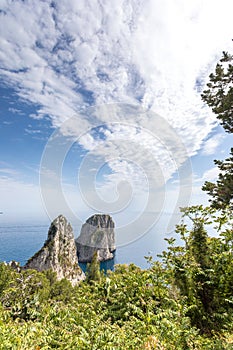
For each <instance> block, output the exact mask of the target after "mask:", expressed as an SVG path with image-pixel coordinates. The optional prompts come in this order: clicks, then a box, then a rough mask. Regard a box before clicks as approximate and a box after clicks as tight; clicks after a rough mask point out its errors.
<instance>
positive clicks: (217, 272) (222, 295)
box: [162, 206, 233, 334]
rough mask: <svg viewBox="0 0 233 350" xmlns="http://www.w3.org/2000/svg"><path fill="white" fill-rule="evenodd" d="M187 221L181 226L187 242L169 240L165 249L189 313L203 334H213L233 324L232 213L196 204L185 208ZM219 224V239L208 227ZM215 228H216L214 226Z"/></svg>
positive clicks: (172, 278)
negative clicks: (180, 244) (216, 210)
mask: <svg viewBox="0 0 233 350" xmlns="http://www.w3.org/2000/svg"><path fill="white" fill-rule="evenodd" d="M183 212H184V218H186V219H187V218H188V219H189V220H191V222H192V227H191V228H188V225H187V224H186V223H185V222H183V223H182V224H181V225H179V226H177V230H176V231H177V233H179V234H180V236H181V238H182V240H183V242H184V245H183V246H175V240H174V239H169V240H168V243H169V247H168V250H167V251H165V252H163V254H162V258H163V262H164V264H165V267H166V268H167V269H169V270H170V284H171V285H172V286H173V287H176V288H177V290H178V292H179V293H180V295H181V296H183V297H184V298H185V304H186V313H185V314H186V315H187V316H188V317H190V320H191V324H192V325H193V326H195V327H197V328H198V329H199V330H200V331H201V333H207V334H211V333H212V334H213V333H214V332H216V331H220V330H221V329H223V328H224V329H226V328H227V327H228V326H229V325H232V314H233V287H232V280H233V261H232V253H233V252H232V247H233V231H232V223H233V222H232V219H233V218H232V213H231V212H224V213H219V214H218V215H216V214H217V213H216V212H215V210H214V209H212V208H203V207H202V206H195V207H190V208H185V209H183ZM212 224H215V225H216V224H217V225H216V228H215V230H218V231H219V232H218V233H219V238H216V237H208V235H207V232H206V229H205V227H206V226H210V225H212ZM212 229H213V228H212Z"/></svg>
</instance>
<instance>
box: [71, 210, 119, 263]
mask: <svg viewBox="0 0 233 350" xmlns="http://www.w3.org/2000/svg"><path fill="white" fill-rule="evenodd" d="M114 227H115V225H114V222H113V220H112V218H111V216H110V215H100V214H95V215H93V216H91V217H90V218H89V219H87V221H86V223H85V224H83V225H82V228H81V233H80V236H79V237H78V238H77V239H76V240H75V242H76V247H77V254H78V259H79V261H80V262H90V261H91V260H92V257H93V254H94V252H95V251H97V252H98V258H99V261H105V260H110V259H112V258H113V252H114V251H115V250H116V246H115V232H114Z"/></svg>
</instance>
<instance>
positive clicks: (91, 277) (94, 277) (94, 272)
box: [86, 251, 101, 282]
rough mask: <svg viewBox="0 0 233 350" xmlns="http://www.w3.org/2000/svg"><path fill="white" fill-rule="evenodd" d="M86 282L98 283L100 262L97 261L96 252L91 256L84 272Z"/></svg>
mask: <svg viewBox="0 0 233 350" xmlns="http://www.w3.org/2000/svg"><path fill="white" fill-rule="evenodd" d="M86 276H87V281H88V282H90V281H99V280H100V277H101V274H100V262H99V259H98V251H96V252H95V253H94V254H93V257H92V260H91V262H90V263H89V264H87V271H86Z"/></svg>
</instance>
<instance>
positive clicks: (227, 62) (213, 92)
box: [201, 51, 233, 133]
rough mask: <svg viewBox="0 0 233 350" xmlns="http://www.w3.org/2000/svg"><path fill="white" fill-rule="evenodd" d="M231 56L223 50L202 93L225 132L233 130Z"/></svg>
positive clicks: (232, 68) (232, 73)
mask: <svg viewBox="0 0 233 350" xmlns="http://www.w3.org/2000/svg"><path fill="white" fill-rule="evenodd" d="M231 62H233V56H232V55H230V54H229V53H227V52H225V51H224V52H223V57H222V58H221V59H220V63H218V64H217V65H216V68H215V73H211V74H210V76H209V78H210V81H209V83H208V84H207V87H208V89H207V90H204V91H203V93H202V95H201V96H202V99H203V101H204V102H206V103H207V104H208V106H209V107H211V108H212V111H213V112H214V113H215V114H216V115H217V118H218V119H219V120H220V124H221V125H222V126H223V127H224V129H225V130H226V131H227V132H230V133H232V132H233V65H232V64H231Z"/></svg>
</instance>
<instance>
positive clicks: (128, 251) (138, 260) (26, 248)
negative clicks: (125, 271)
mask: <svg viewBox="0 0 233 350" xmlns="http://www.w3.org/2000/svg"><path fill="white" fill-rule="evenodd" d="M48 229H49V225H29V224H19V225H13V224H2V225H0V261H6V262H9V261H11V260H15V261H18V262H19V263H20V265H21V266H23V265H24V264H25V263H26V262H27V260H28V259H29V258H30V257H31V256H33V255H34V254H35V253H36V252H37V251H38V250H39V249H40V248H41V247H42V246H43V244H44V242H45V240H46V239H47V234H48ZM79 229H80V228H79ZM79 229H77V230H75V229H74V232H75V237H78V235H79ZM165 237H166V236H165V235H164V234H163V227H161V228H158V227H157V228H154V229H151V230H150V231H149V232H148V233H147V234H145V235H144V236H143V237H141V238H139V239H137V240H135V241H134V242H133V243H130V244H127V245H124V246H120V247H117V249H116V253H115V258H114V260H113V261H109V262H106V263H105V264H104V265H103V267H104V268H110V269H112V268H113V265H114V264H130V263H134V264H136V265H137V266H139V267H141V268H147V267H148V263H147V261H146V259H145V256H148V255H152V257H153V258H154V260H156V259H157V254H159V253H161V252H162V250H164V249H166V243H165V241H164V238H165ZM84 268H85V267H84Z"/></svg>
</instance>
